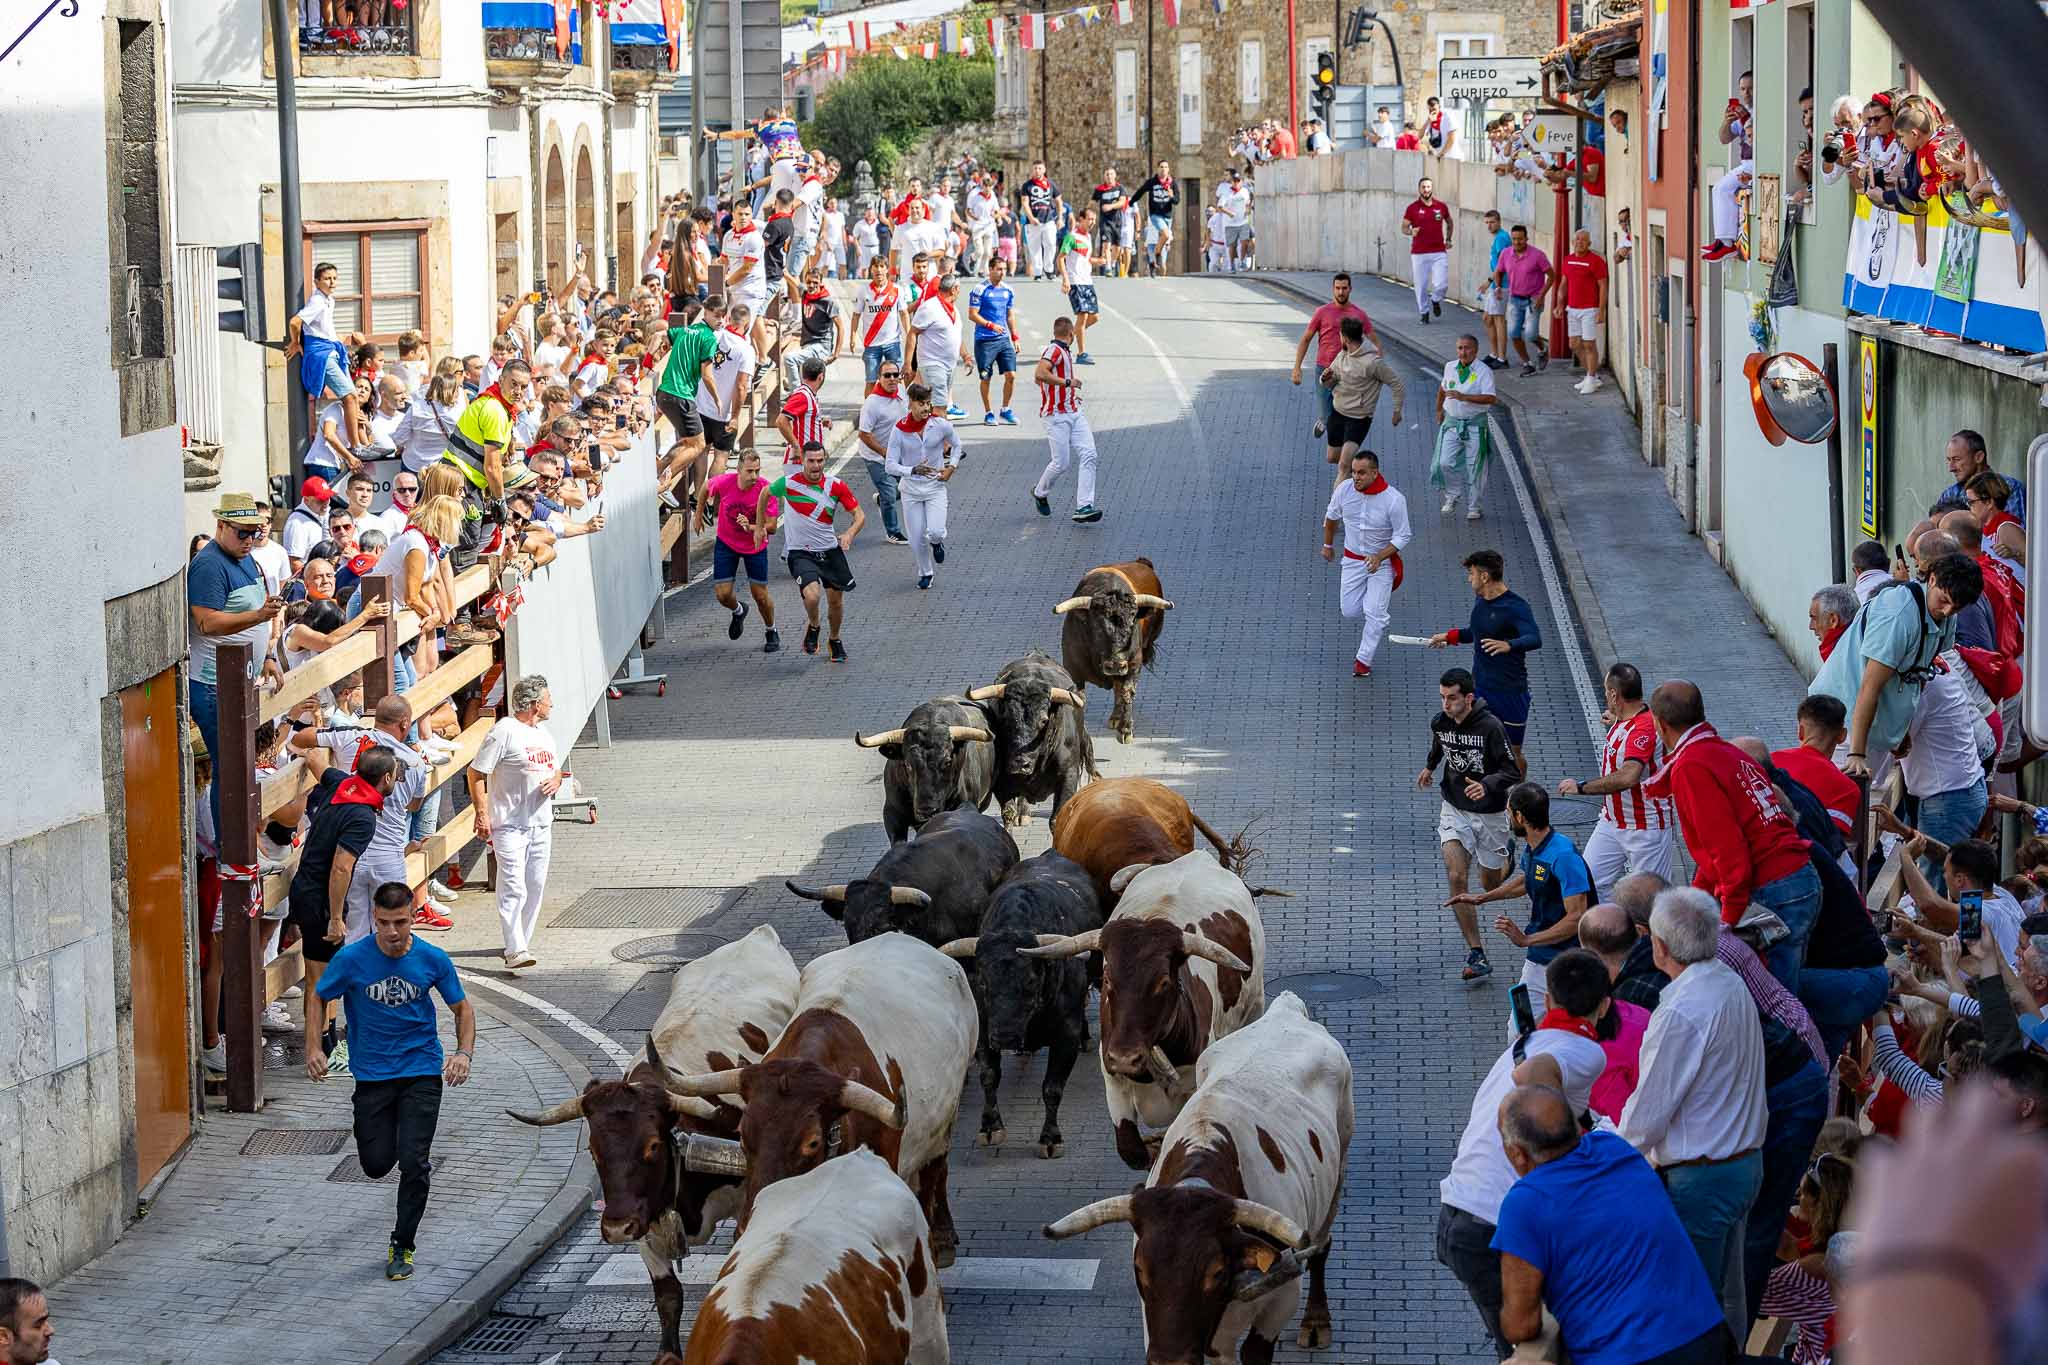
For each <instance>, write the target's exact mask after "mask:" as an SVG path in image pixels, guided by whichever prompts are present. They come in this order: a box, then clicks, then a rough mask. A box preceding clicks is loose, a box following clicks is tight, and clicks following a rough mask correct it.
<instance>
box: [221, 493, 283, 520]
mask: <svg viewBox="0 0 2048 1365" xmlns="http://www.w3.org/2000/svg"><path fill="white" fill-rule="evenodd" d="M213 515H214V519H215V520H216V521H231V522H238V523H240V524H242V525H245V526H254V525H258V524H260V523H262V522H265V521H268V520H269V519H270V518H269V517H268V516H267V515H265V513H264V511H263V509H262V508H261V507H258V506H257V505H256V499H255V498H254V497H252V496H250V495H249V494H247V493H223V494H221V495H220V506H218V507H216V508H214V509H213Z"/></svg>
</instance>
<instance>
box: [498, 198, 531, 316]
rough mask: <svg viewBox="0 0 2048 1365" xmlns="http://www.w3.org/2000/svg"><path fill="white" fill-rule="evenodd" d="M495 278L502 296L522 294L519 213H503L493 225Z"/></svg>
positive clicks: (499, 293)
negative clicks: (520, 284)
mask: <svg viewBox="0 0 2048 1365" xmlns="http://www.w3.org/2000/svg"><path fill="white" fill-rule="evenodd" d="M492 233H493V249H494V260H493V262H492V264H493V266H494V267H495V271H494V278H495V279H496V282H497V286H498V296H499V297H500V298H502V297H504V296H505V295H507V294H520V293H523V292H524V291H523V290H522V289H521V288H520V287H519V215H518V214H517V213H501V214H498V215H497V221H496V222H495V223H494V224H493V225H492Z"/></svg>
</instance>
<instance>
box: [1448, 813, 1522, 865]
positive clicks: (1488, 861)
mask: <svg viewBox="0 0 2048 1365" xmlns="http://www.w3.org/2000/svg"><path fill="white" fill-rule="evenodd" d="M1436 841H1437V843H1439V844H1463V845H1464V846H1465V851H1466V852H1467V853H1469V854H1471V855H1472V861H1474V862H1476V863H1478V864H1479V865H1480V866H1481V867H1483V868H1485V869H1486V870H1487V871H1489V872H1498V871H1499V870H1500V869H1502V868H1504V867H1506V866H1507V865H1508V813H1507V812H1506V811H1504V810H1503V811H1495V812H1494V813H1493V814H1491V815H1481V814H1479V813H1477V812H1476V811H1469V810H1459V809H1458V808H1457V807H1456V806H1454V805H1452V804H1451V803H1450V802H1448V801H1445V802H1443V803H1442V804H1441V805H1440V806H1439V808H1438V810H1437V814H1436Z"/></svg>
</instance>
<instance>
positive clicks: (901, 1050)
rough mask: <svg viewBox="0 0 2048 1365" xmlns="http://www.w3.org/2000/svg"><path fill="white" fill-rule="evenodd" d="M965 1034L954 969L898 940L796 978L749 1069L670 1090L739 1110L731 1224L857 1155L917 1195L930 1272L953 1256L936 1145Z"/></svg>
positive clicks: (965, 1007) (840, 955)
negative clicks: (738, 1192) (863, 1151)
mask: <svg viewBox="0 0 2048 1365" xmlns="http://www.w3.org/2000/svg"><path fill="white" fill-rule="evenodd" d="M974 1038H975V1014H974V992H973V991H972V990H971V989H970V988H969V986H968V984H967V973H966V972H965V971H964V970H962V969H961V966H960V964H959V963H957V962H955V961H954V960H953V959H952V958H949V957H947V956H946V955H945V954H943V953H941V952H939V951H938V950H937V949H936V948H933V947H932V946H931V945H930V944H928V943H923V942H920V941H919V940H917V939H914V938H911V937H910V936H909V935H907V934H882V935H880V936H879V937H876V938H871V939H867V940H865V941H864V942H861V943H856V944H853V945H852V946H851V947H846V948H841V949H839V950H838V951H836V952H831V953H827V954H825V955H824V956H823V957H820V958H816V959H814V960H813V961H812V962H811V963H810V965H809V966H807V967H805V968H804V970H803V976H802V980H801V983H800V985H799V987H798V989H797V997H796V1005H795V1017H794V1018H792V1019H791V1020H790V1023H789V1027H788V1028H786V1029H784V1030H783V1032H782V1036H781V1037H780V1038H779V1039H777V1040H776V1042H775V1046H774V1047H772V1048H770V1049H769V1051H768V1054H767V1056H766V1057H764V1058H763V1059H762V1060H761V1061H759V1062H757V1063H755V1064H753V1065H751V1066H740V1067H733V1068H730V1069H727V1070H722V1071H717V1072H712V1073H708V1074H703V1075H696V1076H684V1077H677V1078H673V1079H671V1081H670V1082H669V1088H670V1089H671V1090H673V1091H675V1092H676V1093H677V1094H680V1095H694V1096H698V1097H700V1098H704V1099H717V1098H719V1097H722V1096H726V1095H738V1096H740V1098H741V1099H742V1100H744V1101H745V1104H746V1107H745V1111H744V1112H743V1113H742V1115H741V1117H740V1135H739V1151H740V1153H741V1154H742V1155H743V1156H744V1157H745V1161H746V1187H745V1197H744V1201H743V1203H742V1206H741V1214H740V1218H741V1226H742V1228H744V1227H745V1225H746V1221H747V1219H748V1218H749V1217H750V1216H751V1211H752V1210H753V1208H754V1205H755V1202H756V1201H757V1200H759V1199H760V1197H761V1193H762V1191H763V1190H765V1189H767V1188H768V1187H770V1186H771V1185H773V1184H775V1182H777V1181H779V1180H786V1179H788V1178H789V1177H791V1176H794V1175H801V1174H802V1173H803V1172H805V1171H808V1170H812V1169H814V1168H816V1167H817V1166H819V1165H820V1164H822V1163H823V1162H826V1161H829V1160H831V1159H832V1158H833V1157H835V1156H837V1155H839V1154H840V1153H841V1152H847V1151H852V1150H853V1149H854V1148H856V1147H868V1148H872V1149H873V1150H874V1151H875V1152H877V1153H878V1154H880V1156H881V1157H882V1158H883V1159H884V1160H885V1161H887V1162H888V1163H889V1164H890V1165H891V1166H892V1167H894V1168H895V1170H896V1173H897V1174H898V1175H900V1176H902V1177H903V1179H904V1180H905V1182H907V1183H908V1184H909V1185H910V1187H911V1188H912V1189H913V1190H915V1191H916V1192H917V1197H918V1203H919V1205H920V1206H921V1207H922V1208H923V1209H924V1214H925V1220H926V1221H927V1222H929V1223H930V1224H931V1232H932V1259H933V1262H934V1263H935V1264H937V1265H939V1266H942V1267H943V1266H949V1265H951V1264H952V1263H953V1253H954V1251H955V1249H956V1247H957V1246H958V1238H957V1236H956V1235H955V1233H954V1231H953V1214H952V1211H951V1209H950V1208H949V1207H948V1205H947V1202H946V1147H947V1143H948V1142H949V1141H950V1139H951V1137H952V1133H953V1120H954V1118H955V1116H956V1115H957V1114H958V1113H959V1110H960V1088H961V1086H962V1084H963V1083H964V1082H965V1081H966V1079H967V1063H968V1061H969V1060H970V1059H971V1058H972V1057H973V1055H974Z"/></svg>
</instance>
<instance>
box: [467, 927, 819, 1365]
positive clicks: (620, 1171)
mask: <svg viewBox="0 0 2048 1365" xmlns="http://www.w3.org/2000/svg"><path fill="white" fill-rule="evenodd" d="M797 982H798V977H797V970H796V962H795V960H794V959H792V958H791V957H790V955H789V950H788V949H787V948H785V947H783V946H782V940H781V938H779V937H778V936H777V935H776V933H775V930H774V929H772V928H771V927H769V926H768V925H765V924H764V925H761V926H760V927H759V928H757V929H755V930H754V931H753V932H751V933H749V934H748V935H747V936H746V937H744V938H741V939H739V940H737V941H736V942H733V943H728V944H726V945H725V946H724V947H722V948H720V949H718V950H717V951H716V952H712V953H707V954H706V955H705V956H703V957H700V958H698V959H697V960H696V961H694V962H691V963H689V964H687V965H686V966H684V967H683V969H682V970H681V971H679V972H677V973H676V979H675V984H674V985H672V986H671V987H669V993H668V1004H667V1005H666V1006H664V1007H663V1008H662V1011H661V1015H660V1017H659V1018H657V1019H656V1020H655V1021H654V1031H653V1032H652V1033H651V1034H649V1035H648V1038H647V1049H648V1059H647V1060H646V1061H642V1062H637V1063H635V1064H634V1065H633V1066H632V1067H631V1068H630V1069H628V1070H627V1072H626V1076H625V1079H624V1080H618V1081H595V1080H594V1081H592V1082H590V1084H588V1085H586V1086H584V1087H583V1093H582V1094H580V1095H578V1096H576V1097H575V1098H574V1099H570V1100H564V1101H563V1102H562V1103H560V1104H558V1105H556V1106H555V1107H554V1108H552V1109H550V1110H548V1111H546V1112H545V1113H541V1114H519V1113H513V1112H512V1111H511V1110H507V1111H506V1112H507V1113H510V1114H512V1117H513V1118H515V1119H518V1120H519V1121H520V1122H521V1123H532V1124H542V1125H545V1124H555V1123H573V1122H575V1121H576V1120H577V1119H583V1120H584V1121H586V1122H587V1123H589V1125H590V1157H591V1160H592V1161H593V1162H594V1163H596V1166H597V1174H598V1179H599V1180H600V1181H601V1182H602V1184H603V1186H604V1217H603V1219H602V1220H601V1221H600V1223H599V1228H600V1231H601V1232H602V1234H603V1236H604V1240H605V1241H607V1242H610V1243H612V1244H614V1245H620V1244H623V1243H626V1242H634V1243H637V1244H638V1245H639V1248H640V1257H641V1259H642V1260H644V1261H645V1262H646V1263H647V1272H648V1274H649V1276H651V1277H652V1278H653V1280H654V1303H655V1308H656V1309H657V1310H658V1311H659V1312H660V1314H661V1351H662V1354H661V1356H660V1357H659V1361H669V1362H672V1361H673V1360H674V1359H675V1358H676V1356H677V1354H678V1353H680V1352H681V1351H682V1349H683V1348H682V1344H681V1339H680V1335H679V1330H680V1329H679V1324H680V1322H681V1319H682V1312H683V1286H682V1283H681V1281H679V1280H678V1279H677V1278H676V1272H675V1262H676V1261H677V1260H679V1259H680V1258H681V1257H682V1255H683V1253H684V1251H685V1249H687V1248H689V1247H693V1246H701V1245H703V1244H704V1243H705V1242H708V1241H710V1240H711V1234H712V1233H713V1232H714V1231H716V1230H717V1227H718V1224H719V1221H720V1220H721V1219H725V1218H733V1217H737V1216H738V1214H739V1211H740V1185H741V1177H740V1176H739V1175H738V1174H737V1173H736V1172H735V1173H732V1174H711V1173H704V1174H700V1173H698V1172H696V1171H693V1170H691V1169H688V1168H687V1167H686V1165H685V1160H684V1157H685V1153H686V1151H687V1150H688V1149H689V1147H690V1144H691V1142H692V1141H693V1140H694V1139H697V1138H706V1137H708V1138H714V1139H720V1138H722V1139H732V1138H737V1137H738V1136H739V1129H740V1111H739V1107H738V1105H737V1104H736V1103H732V1102H729V1101H726V1100H718V1101H707V1100H701V1099H687V1098H684V1097H683V1096H680V1095H674V1094H670V1093H669V1092H668V1091H667V1090H666V1089H664V1088H663V1073H664V1072H665V1071H667V1070H668V1069H669V1068H671V1067H681V1068H684V1069H686V1070H689V1071H692V1072H697V1071H709V1070H718V1071H723V1070H727V1069H729V1068H731V1067H737V1066H745V1065H747V1064H748V1063H750V1062H754V1061H758V1060H759V1059H760V1058H761V1057H763V1056H765V1055H766V1054H767V1051H768V1048H769V1046H770V1045H771V1044H772V1043H773V1041H774V1040H775V1039H776V1038H777V1037H778V1036H779V1035H780V1034H781V1033H782V1031H783V1029H784V1028H786V1027H787V1026H788V1024H789V1021H790V1017H791V1016H792V1015H793V1014H794V1013H795V1012H796V996H797ZM678 1130H679V1132H680V1136H679V1135H678Z"/></svg>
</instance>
